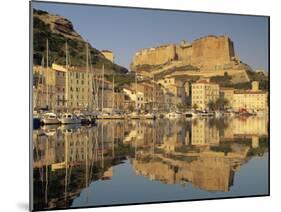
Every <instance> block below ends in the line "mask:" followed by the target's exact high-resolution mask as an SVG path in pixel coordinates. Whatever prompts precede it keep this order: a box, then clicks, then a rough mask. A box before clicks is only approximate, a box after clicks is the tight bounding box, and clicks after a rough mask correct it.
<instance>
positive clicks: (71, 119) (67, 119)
mask: <svg viewBox="0 0 281 212" xmlns="http://www.w3.org/2000/svg"><path fill="white" fill-rule="evenodd" d="M60 121H61V123H62V124H80V123H81V120H80V119H79V118H78V117H77V116H76V115H73V114H72V113H64V114H63V115H62V117H61V118H60Z"/></svg>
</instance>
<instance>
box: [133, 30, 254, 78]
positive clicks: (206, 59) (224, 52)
mask: <svg viewBox="0 0 281 212" xmlns="http://www.w3.org/2000/svg"><path fill="white" fill-rule="evenodd" d="M131 67H132V70H134V71H136V72H138V73H140V74H141V75H144V76H147V77H152V76H153V75H155V76H157V75H158V74H161V73H162V74H163V73H165V72H166V74H165V75H167V74H168V75H169V76H178V75H185V76H201V77H212V76H223V75H224V74H225V72H227V73H228V74H229V75H230V76H232V78H233V80H234V82H235V81H237V82H248V81H249V77H248V75H247V72H246V71H247V70H251V68H250V67H249V66H248V65H247V64H244V63H243V62H241V61H240V59H239V58H238V56H236V55H235V52H234V44H233V42H232V41H231V39H230V38H229V37H227V36H214V35H208V36H206V37H202V38H199V39H196V40H194V41H193V42H192V43H188V42H186V41H182V42H181V43H179V44H166V45H162V46H158V47H155V48H148V49H143V50H141V51H138V52H136V53H135V55H134V58H133V62H132V66H131Z"/></svg>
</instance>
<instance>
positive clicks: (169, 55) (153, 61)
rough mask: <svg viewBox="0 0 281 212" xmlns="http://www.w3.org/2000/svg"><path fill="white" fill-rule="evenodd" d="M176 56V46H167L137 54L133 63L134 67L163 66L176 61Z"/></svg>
mask: <svg viewBox="0 0 281 212" xmlns="http://www.w3.org/2000/svg"><path fill="white" fill-rule="evenodd" d="M175 55H176V48H175V45H174V44H167V45H162V46H159V47H156V48H149V49H143V50H142V51H139V52H136V54H135V57H134V61H133V63H134V65H143V64H148V65H161V64H165V63H167V62H169V61H172V60H174V59H175Z"/></svg>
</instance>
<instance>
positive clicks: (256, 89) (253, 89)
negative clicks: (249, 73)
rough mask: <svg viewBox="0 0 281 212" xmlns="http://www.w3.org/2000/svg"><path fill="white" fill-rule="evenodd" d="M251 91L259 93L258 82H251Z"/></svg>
mask: <svg viewBox="0 0 281 212" xmlns="http://www.w3.org/2000/svg"><path fill="white" fill-rule="evenodd" d="M252 91H259V82H258V81H253V82H252Z"/></svg>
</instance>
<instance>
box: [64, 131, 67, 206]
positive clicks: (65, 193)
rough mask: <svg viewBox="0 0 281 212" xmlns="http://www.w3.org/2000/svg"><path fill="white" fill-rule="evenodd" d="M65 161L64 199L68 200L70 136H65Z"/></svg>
mask: <svg viewBox="0 0 281 212" xmlns="http://www.w3.org/2000/svg"><path fill="white" fill-rule="evenodd" d="M64 142H65V143H64V161H65V178H64V200H65V203H66V200H67V184H68V136H67V135H66V136H65V141H64Z"/></svg>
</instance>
